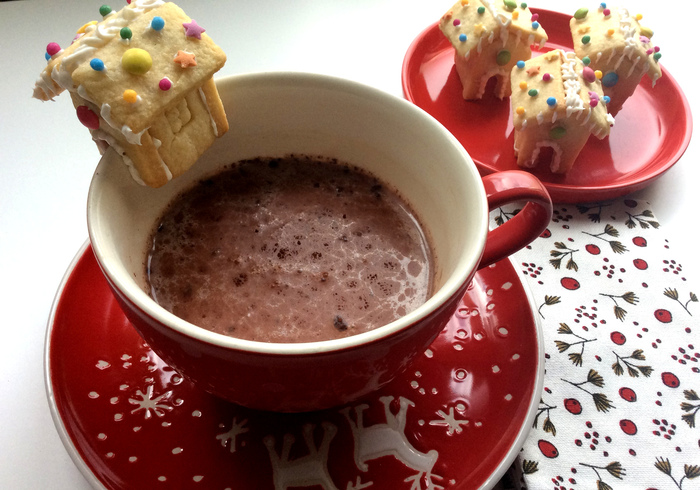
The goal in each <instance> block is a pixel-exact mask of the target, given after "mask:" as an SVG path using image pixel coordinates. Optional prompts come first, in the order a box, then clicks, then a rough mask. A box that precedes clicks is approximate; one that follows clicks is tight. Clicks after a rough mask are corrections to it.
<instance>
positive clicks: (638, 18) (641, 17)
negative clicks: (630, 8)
mask: <svg viewBox="0 0 700 490" xmlns="http://www.w3.org/2000/svg"><path fill="white" fill-rule="evenodd" d="M634 18H635V19H637V20H638V21H639V20H642V19H643V18H644V16H643V15H642V14H637V15H635V16H634Z"/></svg>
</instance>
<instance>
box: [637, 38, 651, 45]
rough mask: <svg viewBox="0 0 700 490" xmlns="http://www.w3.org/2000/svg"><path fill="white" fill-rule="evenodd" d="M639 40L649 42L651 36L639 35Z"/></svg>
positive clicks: (644, 42)
mask: <svg viewBox="0 0 700 490" xmlns="http://www.w3.org/2000/svg"><path fill="white" fill-rule="evenodd" d="M639 42H640V43H642V44H649V38H648V37H646V36H639Z"/></svg>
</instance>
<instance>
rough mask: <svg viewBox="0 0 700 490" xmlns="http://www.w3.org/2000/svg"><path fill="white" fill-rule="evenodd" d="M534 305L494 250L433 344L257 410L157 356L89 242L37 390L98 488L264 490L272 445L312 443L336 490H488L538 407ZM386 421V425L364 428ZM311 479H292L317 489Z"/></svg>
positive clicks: (276, 449)
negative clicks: (337, 392)
mask: <svg viewBox="0 0 700 490" xmlns="http://www.w3.org/2000/svg"><path fill="white" fill-rule="evenodd" d="M532 305H533V303H532V300H531V298H530V296H529V293H528V291H527V289H526V288H525V287H524V286H523V284H522V282H521V280H520V274H519V273H518V272H516V270H515V269H514V267H513V265H512V264H511V262H510V261H509V260H504V261H501V262H499V263H497V264H495V265H493V266H490V267H487V268H485V269H482V270H481V271H479V272H477V275H476V277H475V279H474V282H473V283H472V285H471V286H470V288H469V290H468V292H467V294H466V295H465V299H464V302H463V304H462V305H461V307H460V308H459V309H458V311H457V313H456V314H455V316H454V317H453V319H452V320H451V321H450V323H449V324H448V326H447V327H446V328H445V330H444V331H443V332H442V333H441V334H440V336H439V337H438V339H437V340H436V342H435V343H434V344H433V345H431V347H430V348H429V349H428V350H427V351H426V352H425V353H424V355H422V356H420V358H419V359H418V360H417V361H416V362H415V363H414V364H413V365H411V367H410V368H409V369H408V370H407V371H406V373H404V375H402V376H401V377H400V378H399V379H397V380H396V381H394V382H392V383H391V384H390V385H389V386H387V387H386V388H383V389H382V390H381V391H380V392H378V393H375V394H372V395H370V396H368V397H366V398H365V399H363V400H360V401H358V402H356V403H353V404H351V405H348V406H345V407H339V408H337V409H330V410H326V411H322V412H314V413H309V414H272V413H266V412H257V411H254V410H249V409H244V408H242V407H238V406H235V405H233V404H230V403H228V402H225V401H223V400H220V399H218V398H216V397H213V396H211V395H208V394H206V393H204V392H203V391H201V390H199V389H197V388H196V387H195V386H194V385H192V384H191V383H190V382H189V381H187V380H186V379H183V378H182V377H181V376H180V375H179V374H178V373H177V372H175V371H174V370H173V369H172V368H170V367H169V366H167V365H166V364H165V363H164V362H163V361H162V360H160V358H158V356H157V355H156V354H155V353H154V352H153V351H151V350H150V348H149V347H148V346H147V345H146V344H145V343H144V342H143V340H141V338H140V337H139V336H138V335H137V334H136V332H135V331H134V329H133V328H132V327H131V325H130V324H129V323H128V321H127V320H126V318H125V317H124V315H123V313H122V312H121V310H119V308H118V306H117V304H116V302H115V300H114V298H113V296H112V294H111V292H110V290H109V288H108V286H107V283H106V281H105V279H104V276H103V275H102V273H101V272H100V269H99V266H98V265H97V262H96V261H95V259H94V255H93V253H92V250H91V248H90V247H89V245H87V244H86V245H85V246H84V247H83V248H82V249H81V250H80V252H79V253H78V255H77V256H76V259H75V260H74V261H73V263H72V264H71V266H70V268H69V270H68V271H67V273H66V276H65V278H64V280H63V282H62V283H61V286H60V288H59V290H58V293H57V296H56V300H55V302H54V305H53V308H52V312H51V315H50V318H49V324H48V328H47V336H46V347H45V362H46V366H45V376H46V387H47V394H48V398H49V404H50V407H51V412H52V416H53V418H54V422H55V424H56V427H57V430H58V432H59V434H60V436H61V439H62V441H63V443H64V445H65V447H66V449H67V451H68V452H69V454H70V455H71V457H72V459H73V461H74V462H75V464H76V465H77V466H78V468H79V469H80V470H81V472H82V473H83V475H85V477H86V478H87V480H88V481H89V482H90V483H91V484H92V485H93V487H95V488H100V489H104V488H110V489H114V488H124V487H127V488H131V487H134V486H148V487H154V488H158V487H159V486H160V485H163V486H164V487H165V486H170V485H172V484H173V482H177V483H176V484H177V485H185V486H191V487H193V488H237V489H241V488H244V489H245V488H251V489H253V488H254V489H256V490H257V489H266V488H269V489H272V488H274V485H273V482H272V477H271V474H272V473H273V472H274V471H277V473H278V476H280V475H281V477H284V476H285V475H286V473H285V470H284V468H281V467H280V466H279V465H278V466H275V465H274V464H272V461H273V459H274V458H273V456H272V454H275V455H276V456H279V457H282V458H283V459H284V449H283V446H284V445H285V444H289V447H290V448H291V452H290V453H289V455H288V456H289V459H290V461H292V462H297V461H299V462H302V463H303V461H304V458H305V456H308V455H309V454H311V451H310V449H309V447H313V448H314V449H318V450H319V451H321V452H323V448H324V447H325V451H326V453H325V454H326V455H327V456H328V459H327V465H326V468H327V472H326V476H327V477H330V478H331V479H332V481H333V482H334V483H335V486H336V487H337V488H346V487H347V484H348V483H352V484H353V485H355V486H356V487H357V485H358V482H360V483H361V484H362V485H366V484H367V483H369V482H372V483H373V486H374V488H396V489H399V490H400V489H402V488H406V489H408V488H410V487H411V484H410V482H411V478H416V477H418V476H420V475H422V478H423V479H425V478H428V476H427V475H430V476H429V477H430V478H432V479H433V480H432V481H433V482H434V483H436V484H438V485H440V486H443V487H445V488H448V487H449V488H452V489H455V490H459V489H466V488H477V487H478V488H491V487H493V485H495V484H496V483H497V482H498V480H499V479H500V478H501V476H502V475H503V474H504V473H505V472H506V470H507V469H508V468H509V466H510V464H511V463H512V462H513V460H514V459H515V457H516V456H517V454H518V452H519V450H520V448H521V447H522V445H523V444H524V442H525V438H526V437H527V434H528V432H529V431H530V428H531V426H532V421H533V420H534V416H535V414H536V411H537V408H538V404H539V399H540V394H541V390H542V383H543V378H544V347H543V344H542V334H541V329H540V326H539V322H538V319H537V317H536V314H535V313H534V309H533V306H532ZM523 312H529V313H530V314H529V315H527V314H523ZM360 415H361V416H362V420H361V421H360V419H358V417H359V416H360ZM308 424H311V425H309V427H311V426H313V429H309V430H310V434H311V437H310V439H309V441H307V442H306V443H305V441H306V439H305V437H304V431H305V429H304V427H305V426H307V425H308ZM353 424H355V425H356V426H357V427H359V428H360V429H366V430H361V431H359V432H357V433H356V431H355V430H354V429H357V427H355V428H353ZM392 427H393V429H392ZM382 431H384V432H386V433H387V434H388V436H386V435H384V436H382V437H380V438H378V439H373V437H375V436H373V435H372V434H373V433H375V432H382ZM386 437H389V439H387V438H386ZM285 440H287V441H288V442H287V443H285V442H284V441H285ZM378 440H381V441H386V440H392V441H393V444H394V446H393V449H394V450H393V452H391V451H387V448H378V447H375V448H374V449H372V447H371V446H372V444H371V443H372V442H377V441H378ZM323 441H326V442H327V443H328V444H326V445H325V446H324V442H323ZM358 441H360V442H362V444H360V443H359V442H358ZM368 442H369V444H364V443H368ZM354 448H355V449H354ZM357 448H362V449H357ZM372 451H374V452H372ZM358 455H359V456H358ZM275 468H276V470H275ZM280 468H281V469H280ZM421 472H422V473H421ZM287 476H289V475H287ZM314 478H315V477H309V478H308V479H307V480H306V481H305V482H303V483H302V484H299V483H298V482H297V483H296V484H295V485H294V486H295V487H296V486H299V487H300V488H303V487H305V486H307V487H310V488H318V487H317V486H314V485H315V484H316V483H318V481H319V480H318V479H314ZM314 482H316V483H314ZM423 483H425V481H423ZM362 485H360V487H362ZM362 488H364V487H362Z"/></svg>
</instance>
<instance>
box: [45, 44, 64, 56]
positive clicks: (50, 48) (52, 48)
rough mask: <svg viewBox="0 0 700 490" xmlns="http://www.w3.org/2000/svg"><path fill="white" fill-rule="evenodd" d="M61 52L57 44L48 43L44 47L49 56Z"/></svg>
mask: <svg viewBox="0 0 700 490" xmlns="http://www.w3.org/2000/svg"><path fill="white" fill-rule="evenodd" d="M60 50H61V46H59V45H58V43H49V44H47V45H46V52H47V53H48V55H49V56H53V55H55V54H56V53H58V52H59V51H60Z"/></svg>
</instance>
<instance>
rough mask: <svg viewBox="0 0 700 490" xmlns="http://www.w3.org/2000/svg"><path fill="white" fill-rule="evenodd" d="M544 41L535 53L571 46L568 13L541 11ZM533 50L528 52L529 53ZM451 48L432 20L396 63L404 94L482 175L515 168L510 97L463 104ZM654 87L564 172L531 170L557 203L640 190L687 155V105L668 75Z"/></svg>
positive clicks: (639, 93) (643, 89)
mask: <svg viewBox="0 0 700 490" xmlns="http://www.w3.org/2000/svg"><path fill="white" fill-rule="evenodd" d="M532 11H533V12H536V13H538V14H539V16H540V17H539V22H540V24H541V25H542V27H544V28H545V29H546V31H547V35H548V37H549V40H548V41H547V43H546V44H545V46H544V48H543V49H542V50H541V52H545V51H550V50H552V49H565V50H567V51H571V50H572V49H573V48H572V40H571V33H570V31H569V19H570V16H568V15H565V14H562V13H558V12H552V11H548V10H542V9H532ZM537 54H539V52H538V51H533V56H536V55H537ZM453 65H454V62H453V49H452V46H451V44H450V43H449V41H448V40H447V39H446V38H445V36H444V35H443V34H442V32H440V29H439V27H438V24H437V22H436V23H434V24H432V25H431V26H430V27H428V28H427V29H425V30H424V31H423V32H422V33H421V34H420V35H419V36H418V37H417V38H416V39H415V40H414V41H413V43H412V44H411V46H410V47H409V49H408V51H407V53H406V55H405V58H404V61H403V66H402V73H401V75H402V87H403V92H404V96H405V97H406V98H407V99H408V100H410V101H412V102H413V103H415V104H416V105H418V106H419V107H421V108H422V109H424V110H425V111H426V112H428V113H429V114H431V115H432V116H433V117H435V118H436V119H437V120H438V121H440V122H441V123H442V124H443V125H444V126H445V127H446V128H447V129H448V130H449V131H450V132H452V134H454V135H455V137H456V138H457V139H458V140H459V141H460V142H461V143H462V145H463V146H464V147H465V148H466V150H467V151H468V152H469V154H470V155H471V157H472V159H473V160H474V162H475V163H476V165H477V167H478V168H479V171H480V172H481V174H482V175H486V174H489V173H493V172H498V171H501V170H510V169H517V168H518V166H517V164H516V162H515V156H514V154H513V125H512V115H511V112H512V111H511V110H510V100H509V99H508V98H506V99H504V100H502V101H500V100H498V99H497V98H495V97H493V96H486V97H485V98H484V99H483V100H481V101H465V100H463V99H462V95H461V85H460V81H459V77H458V75H457V73H456V71H455V70H454V67H453ZM662 74H663V75H662V77H661V78H660V79H659V80H658V81H657V83H656V86H655V87H652V85H651V81H650V79H649V77H647V76H645V77H644V78H643V79H642V83H641V84H640V85H639V86H638V88H637V90H636V91H635V93H634V95H633V96H632V97H630V98H629V99H628V100H627V101H626V102H625V105H624V107H623V108H622V110H621V111H620V112H619V113H618V115H617V117H616V122H615V125H614V126H613V128H612V130H611V134H610V136H609V137H608V138H606V139H604V140H598V139H596V138H595V137H591V138H590V139H589V140H588V142H587V143H586V146H585V147H584V148H583V150H582V151H581V153H580V154H579V157H578V159H577V161H576V162H575V163H574V166H573V168H572V169H571V170H570V171H569V173H568V174H567V175H565V176H560V175H556V174H552V173H551V172H550V171H549V170H548V169H534V170H532V173H533V174H535V175H536V176H537V177H538V178H539V179H540V180H541V181H542V182H543V183H544V185H545V187H547V190H548V191H549V193H550V195H551V196H552V200H553V201H554V202H557V203H576V202H589V201H600V200H605V199H613V198H616V197H620V196H623V195H626V194H629V193H631V192H634V191H637V190H640V189H642V188H644V187H646V186H648V185H649V184H650V183H652V182H653V181H654V180H655V179H657V178H658V177H660V176H661V175H663V174H664V173H665V172H666V171H668V170H669V169H670V168H671V167H672V166H673V165H674V164H675V163H676V162H677V161H678V159H680V157H681V156H682V155H683V153H684V152H685V150H686V148H687V147H688V143H689V142H690V137H691V133H692V126H693V124H692V117H691V113H690V106H689V104H688V101H687V100H686V97H685V95H684V94H683V91H682V90H681V88H680V86H679V85H678V83H677V82H676V81H675V80H674V78H673V77H672V76H671V74H670V73H669V72H668V71H667V70H666V69H664V68H663V67H662Z"/></svg>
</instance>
